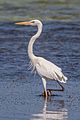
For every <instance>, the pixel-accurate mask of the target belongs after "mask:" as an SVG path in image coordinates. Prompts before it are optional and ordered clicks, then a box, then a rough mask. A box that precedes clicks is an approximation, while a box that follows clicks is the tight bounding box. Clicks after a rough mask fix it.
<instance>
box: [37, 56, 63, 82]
mask: <svg viewBox="0 0 80 120" xmlns="http://www.w3.org/2000/svg"><path fill="white" fill-rule="evenodd" d="M36 70H37V72H38V74H39V75H40V76H42V77H46V78H48V79H55V80H60V82H61V81H62V79H63V77H65V76H64V75H63V73H62V70H61V68H59V67H58V66H56V65H55V64H53V63H52V62H50V61H48V60H46V59H44V58H42V57H38V58H37V62H36Z"/></svg>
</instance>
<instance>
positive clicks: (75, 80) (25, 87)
mask: <svg viewBox="0 0 80 120" xmlns="http://www.w3.org/2000/svg"><path fill="white" fill-rule="evenodd" d="M43 24H44V29H43V33H42V35H41V37H40V38H39V40H38V41H36V43H35V45H34V53H35V54H36V55H39V56H43V57H44V58H46V59H48V60H50V61H52V62H54V63H55V64H57V65H58V66H60V67H61V68H63V71H64V73H65V75H66V76H67V77H68V82H67V84H65V85H64V87H65V91H64V92H54V93H53V94H54V95H56V96H52V97H51V98H49V99H48V100H47V101H46V100H44V98H43V97H41V96H39V95H40V94H41V93H42V91H43V86H42V81H41V78H40V77H39V76H37V75H35V74H32V73H31V70H28V67H29V58H28V55H27V46H28V42H29V39H30V38H31V36H32V35H33V34H35V32H36V30H37V29H36V28H33V27H24V26H17V25H15V24H14V23H12V22H7V23H5V22H1V23H0V118H1V120H14V119H15V120H46V119H47V120H49V119H54V120H55V119H56V120H79V119H80V107H79V105H80V89H79V88H80V69H79V67H80V41H79V38H80V23H79V22H60V21H53V22H43ZM36 46H37V47H36ZM47 88H59V86H58V85H57V83H56V82H54V81H53V82H52V81H48V82H47Z"/></svg>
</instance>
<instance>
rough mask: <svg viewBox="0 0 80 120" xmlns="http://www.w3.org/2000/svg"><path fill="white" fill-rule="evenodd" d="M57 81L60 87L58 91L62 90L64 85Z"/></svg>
mask: <svg viewBox="0 0 80 120" xmlns="http://www.w3.org/2000/svg"><path fill="white" fill-rule="evenodd" d="M57 83H58V84H59V85H60V87H61V89H59V90H58V91H64V87H63V86H62V85H61V84H60V82H59V81H57Z"/></svg>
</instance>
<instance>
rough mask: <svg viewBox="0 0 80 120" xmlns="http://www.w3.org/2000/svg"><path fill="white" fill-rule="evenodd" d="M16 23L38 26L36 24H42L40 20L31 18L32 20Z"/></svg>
mask: <svg viewBox="0 0 80 120" xmlns="http://www.w3.org/2000/svg"><path fill="white" fill-rule="evenodd" d="M15 24H16V25H31V26H36V25H40V24H42V23H41V21H39V20H31V21H28V22H26V21H25V22H17V23H15Z"/></svg>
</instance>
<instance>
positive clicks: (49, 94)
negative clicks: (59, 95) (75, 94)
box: [42, 89, 52, 97]
mask: <svg viewBox="0 0 80 120" xmlns="http://www.w3.org/2000/svg"><path fill="white" fill-rule="evenodd" d="M51 94H52V93H51V90H50V89H47V90H46V91H44V92H43V93H42V95H43V96H44V97H48V96H51Z"/></svg>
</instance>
